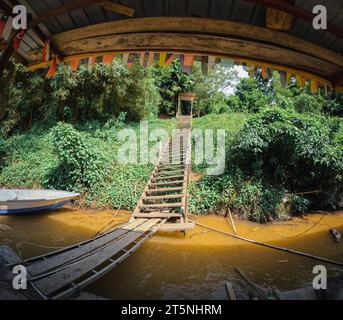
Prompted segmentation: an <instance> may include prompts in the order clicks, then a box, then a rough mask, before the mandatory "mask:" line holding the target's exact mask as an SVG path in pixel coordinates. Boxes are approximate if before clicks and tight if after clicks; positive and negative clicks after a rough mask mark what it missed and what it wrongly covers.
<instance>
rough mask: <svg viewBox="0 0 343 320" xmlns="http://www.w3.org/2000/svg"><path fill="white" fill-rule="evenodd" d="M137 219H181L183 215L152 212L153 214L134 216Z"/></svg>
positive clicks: (137, 214) (136, 214)
mask: <svg viewBox="0 0 343 320" xmlns="http://www.w3.org/2000/svg"><path fill="white" fill-rule="evenodd" d="M132 217H135V218H150V219H151V218H168V219H169V218H180V217H182V214H181V213H163V212H158V213H156V212H152V213H135V214H133V215H132Z"/></svg>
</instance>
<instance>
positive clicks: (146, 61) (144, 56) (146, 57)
mask: <svg viewBox="0 0 343 320" xmlns="http://www.w3.org/2000/svg"><path fill="white" fill-rule="evenodd" d="M154 55H155V54H154V52H141V54H140V59H139V62H140V65H141V66H142V67H144V68H147V67H150V66H151V65H152V64H153V62H154Z"/></svg>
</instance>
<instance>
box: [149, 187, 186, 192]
mask: <svg viewBox="0 0 343 320" xmlns="http://www.w3.org/2000/svg"><path fill="white" fill-rule="evenodd" d="M183 189H184V187H174V188H158V189H145V192H146V193H158V192H170V191H181V190H183Z"/></svg>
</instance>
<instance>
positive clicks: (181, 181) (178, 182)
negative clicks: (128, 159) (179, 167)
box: [149, 180, 185, 186]
mask: <svg viewBox="0 0 343 320" xmlns="http://www.w3.org/2000/svg"><path fill="white" fill-rule="evenodd" d="M184 182H185V180H177V181H164V182H156V183H154V182H152V183H150V184H149V186H164V185H171V184H180V183H184Z"/></svg>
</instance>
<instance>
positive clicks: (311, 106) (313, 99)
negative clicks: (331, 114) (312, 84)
mask: <svg viewBox="0 0 343 320" xmlns="http://www.w3.org/2000/svg"><path fill="white" fill-rule="evenodd" d="M323 104H324V100H323V99H322V98H321V96H320V95H316V96H314V95H312V94H308V93H305V92H303V93H301V94H299V95H298V96H295V97H294V98H293V105H294V109H295V110H296V111H297V112H300V113H303V112H311V113H320V112H322V107H323Z"/></svg>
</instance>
